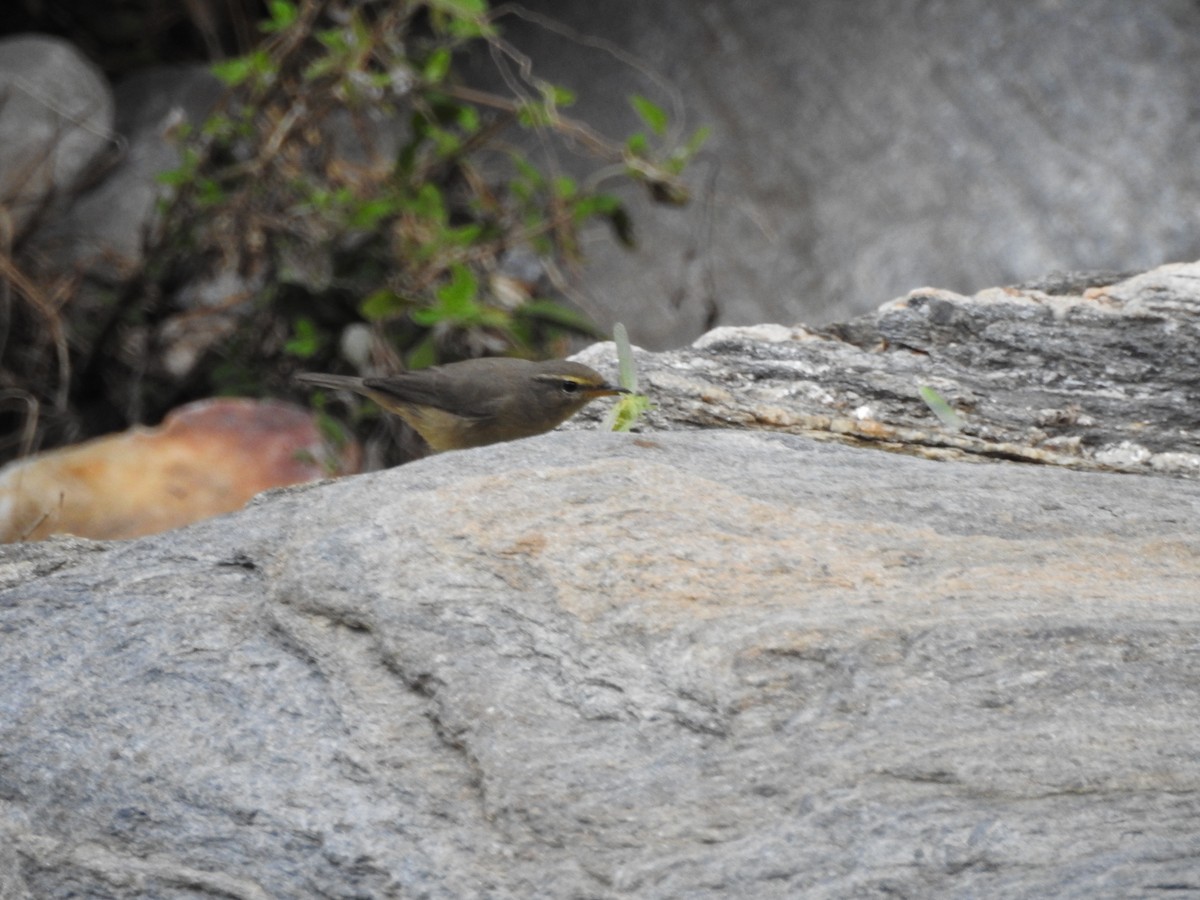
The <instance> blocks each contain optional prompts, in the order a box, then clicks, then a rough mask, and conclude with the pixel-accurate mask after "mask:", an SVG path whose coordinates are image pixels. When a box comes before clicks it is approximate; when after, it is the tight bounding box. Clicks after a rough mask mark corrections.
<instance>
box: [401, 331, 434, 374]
mask: <svg viewBox="0 0 1200 900" xmlns="http://www.w3.org/2000/svg"><path fill="white" fill-rule="evenodd" d="M437 361H438V352H437V343H436V342H435V341H434V339H433V335H426V336H425V337H424V338H423V339H422V340H421V342H420V343H419V344H417V346H415V347H413V348H412V349H411V350H409V351H408V356H407V358H406V359H405V363H406V364H407V365H408V368H410V369H428V368H429V367H430V366H432V365H433V364H434V363H436V362H437Z"/></svg>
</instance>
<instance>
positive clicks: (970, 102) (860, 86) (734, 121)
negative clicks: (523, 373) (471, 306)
mask: <svg viewBox="0 0 1200 900" xmlns="http://www.w3.org/2000/svg"><path fill="white" fill-rule="evenodd" d="M523 6H525V7H531V8H532V9H534V10H536V11H540V12H542V13H543V14H544V15H546V16H547V17H549V18H550V19H552V20H554V21H557V22H560V23H563V24H565V25H566V26H567V27H568V28H569V29H574V31H575V32H578V33H581V34H583V35H587V36H590V37H595V38H600V39H602V40H607V41H609V42H610V44H611V45H615V46H616V47H618V48H619V49H620V50H622V51H624V52H625V53H626V54H628V55H629V56H631V57H632V59H633V61H634V63H633V65H629V64H627V62H626V61H625V60H618V59H616V58H614V56H613V55H611V54H610V52H609V50H610V46H609V45H605V44H603V43H591V44H588V43H582V42H580V41H578V40H576V39H573V37H571V36H567V37H564V35H563V33H561V32H560V31H551V30H546V29H543V28H542V27H541V26H540V25H534V24H530V23H526V22H524V21H523V20H521V19H518V18H516V17H508V18H506V19H504V20H503V25H504V27H505V29H506V31H505V35H506V37H508V38H510V39H511V40H513V41H514V42H515V43H516V44H517V45H518V46H519V47H520V48H521V49H522V50H524V51H526V52H527V53H528V54H529V55H530V58H531V59H532V60H533V62H534V66H535V71H536V72H537V73H538V74H540V75H542V76H544V77H547V78H549V79H550V80H552V81H556V82H561V83H564V84H566V85H567V86H569V87H570V88H572V89H574V90H576V91H577V93H578V95H579V104H578V107H577V108H574V109H572V110H570V113H571V114H572V115H575V116H577V117H578V118H580V119H582V120H584V121H587V122H590V123H593V124H596V125H597V126H599V127H600V128H601V130H603V131H605V132H606V133H609V134H617V135H623V134H627V133H629V132H630V131H632V130H634V129H636V128H637V127H638V122H637V120H636V118H635V117H634V115H633V113H632V111H631V109H630V107H629V104H628V103H627V102H626V97H627V96H628V95H629V94H632V93H642V94H646V95H648V96H650V97H651V98H652V99H654V100H655V101H657V102H660V103H662V104H663V105H664V106H667V107H670V105H671V103H670V97H669V95H668V94H667V93H666V92H664V91H663V90H662V88H661V87H660V85H659V84H658V83H656V82H655V81H653V80H651V79H649V78H647V77H645V75H644V71H643V70H644V69H649V70H652V71H654V72H656V73H658V74H659V75H661V76H664V77H665V78H666V79H667V80H668V81H669V82H670V83H671V84H672V85H673V86H674V87H675V88H676V89H677V91H678V94H679V97H680V99H681V101H682V105H683V110H684V112H685V115H686V122H685V124H686V127H687V128H689V129H690V128H695V127H696V126H698V125H700V124H707V125H709V126H711V128H712V139H711V142H710V144H709V147H708V150H707V153H706V156H705V158H704V159H702V160H701V161H700V162H699V163H698V165H697V167H696V169H695V171H694V173H693V174H692V175H690V176H689V181H690V183H691V184H692V186H693V189H694V192H695V202H694V203H693V205H692V206H691V207H690V208H689V209H688V210H686V211H682V212H681V211H679V210H674V209H667V210H664V209H655V208H652V207H650V204H649V202H648V201H645V200H644V198H643V197H642V195H641V194H640V193H639V192H636V191H630V192H629V193H628V197H629V200H630V202H631V204H633V207H634V219H635V222H636V223H637V225H638V227H639V231H640V234H641V245H640V248H639V250H638V251H637V252H636V253H632V254H631V253H627V252H625V251H624V250H622V249H620V248H618V247H617V246H615V245H614V244H613V243H612V242H611V240H609V239H608V237H607V235H605V234H603V233H602V230H601V229H598V230H597V233H596V234H595V235H593V236H592V239H591V240H589V241H588V243H587V250H588V253H589V254H590V256H591V258H592V265H590V266H589V268H588V270H587V278H586V280H585V284H584V289H585V291H586V293H587V295H588V296H589V297H590V298H592V308H593V309H594V310H595V311H596V313H597V315H598V316H600V318H601V319H602V320H603V321H606V322H607V321H612V320H621V321H624V322H625V323H626V324H627V325H629V326H630V329H631V334H632V335H633V337H634V339H635V340H636V341H639V342H640V343H643V344H644V345H646V346H648V347H651V348H655V349H660V348H663V347H674V346H679V345H680V344H681V343H684V342H686V341H689V340H692V339H694V338H695V337H697V336H699V335H700V334H701V333H703V332H705V331H706V330H708V329H709V328H711V327H712V326H713V325H714V324H749V323H758V322H764V321H767V322H784V323H792V322H796V321H803V322H807V323H810V324H817V323H821V322H829V321H841V320H843V319H845V318H848V317H849V316H850V315H852V314H854V313H857V312H862V311H865V310H868V309H872V308H874V307H875V306H876V305H877V304H878V303H880V302H881V301H882V300H884V299H885V298H887V297H894V296H896V295H898V294H901V293H903V292H905V291H908V290H910V289H911V288H913V287H914V286H919V285H927V284H928V285H938V286H941V287H945V288H949V289H952V290H955V291H958V292H962V293H971V292H974V291H977V290H979V289H981V288H984V287H987V286H990V285H996V284H1006V283H1012V282H1015V281H1022V280H1026V279H1029V278H1034V277H1037V276H1040V275H1042V274H1043V273H1045V272H1048V271H1052V270H1054V269H1063V268H1065V269H1089V268H1090V269H1094V268H1105V269H1129V270H1131V269H1139V268H1146V267H1148V266H1152V265H1157V264H1159V263H1161V262H1163V261H1165V260H1170V259H1194V258H1196V257H1197V256H1200V239H1198V238H1197V234H1196V229H1195V228H1194V227H1192V221H1193V219H1194V210H1195V208H1196V206H1197V203H1198V202H1200V183H1198V181H1197V178H1196V173H1195V166H1194V165H1193V163H1192V157H1191V154H1190V151H1188V150H1187V149H1184V148H1191V147H1194V146H1196V145H1197V143H1198V142H1200V119H1198V118H1197V117H1196V116H1194V115H1193V113H1192V111H1191V110H1192V108H1193V98H1194V97H1195V96H1196V93H1197V88H1198V86H1200V8H1197V6H1196V4H1194V3H1191V2H1186V0H1145V2H1140V3H1128V2H1125V0H1095V2H1093V3H1090V4H1089V5H1088V6H1087V10H1086V13H1085V12H1083V11H1082V10H1081V9H1080V8H1078V7H1076V6H1074V5H1072V4H1065V3H1062V2H1060V0H1023V2H1019V3H1013V2H1011V0H958V2H954V3H946V2H941V0H860V2H855V3H847V2H843V0H805V2H802V3H801V2H786V0H710V2H704V3H696V2H694V0H660V2H656V3H645V2H641V0H610V2H606V3H595V2H591V0H533V2H530V3H525V4H523ZM570 34H571V32H568V35H570ZM639 66H640V67H641V68H640V69H639V68H638V67H639Z"/></svg>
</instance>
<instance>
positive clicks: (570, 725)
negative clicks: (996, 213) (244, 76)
mask: <svg viewBox="0 0 1200 900" xmlns="http://www.w3.org/2000/svg"><path fill="white" fill-rule="evenodd" d="M1155 279H1157V280H1155ZM1155 284H1159V285H1161V286H1160V287H1159V288H1153V287H1152V286H1153V285H1155ZM1192 284H1200V281H1197V280H1196V277H1195V269H1194V267H1188V266H1180V267H1172V268H1168V269H1166V270H1160V271H1159V272H1158V273H1149V274H1148V275H1145V276H1140V280H1139V279H1134V280H1130V281H1125V282H1121V283H1119V284H1113V285H1109V286H1108V287H1103V288H1098V289H1096V290H1099V291H1100V293H1098V294H1094V295H1089V296H1087V297H1085V296H1083V295H1082V294H1071V295H1065V296H1061V295H1060V296H1052V295H1049V294H1044V293H1038V292H1037V291H1026V292H1024V293H1022V292H1013V293H1000V294H995V295H992V294H988V295H983V296H981V297H979V298H975V299H974V300H969V299H967V298H962V297H957V296H956V295H949V294H943V293H938V292H917V293H915V294H913V295H911V296H910V297H908V298H906V299H905V300H902V301H898V302H896V303H893V304H890V305H889V306H887V307H884V308H883V309H881V310H880V312H879V313H878V314H876V315H875V316H873V317H869V318H866V319H863V320H859V321H858V322H855V323H853V324H852V325H850V326H846V327H845V328H844V329H840V330H839V331H840V332H841V333H840V335H839V334H833V333H830V334H829V335H826V336H819V335H816V334H815V333H812V332H805V331H802V330H788V329H773V328H763V329H758V330H746V331H743V332H740V333H731V332H726V333H724V334H717V335H712V336H710V337H709V338H708V339H707V340H706V341H705V342H704V344H703V345H702V346H701V347H697V348H693V349H690V350H688V351H681V352H680V353H679V354H667V355H664V356H663V357H662V358H654V357H648V356H647V357H644V358H643V372H644V381H645V385H644V386H649V388H650V390H651V391H652V392H653V394H654V398H655V400H656V401H657V402H658V403H659V404H660V407H659V409H658V410H657V412H656V413H655V416H656V418H654V419H651V420H650V421H649V423H648V428H647V430H646V431H645V432H644V433H641V434H635V435H613V434H603V433H597V432H595V431H577V432H576V433H567V434H563V433H558V434H552V435H546V436H543V437H540V438H536V439H532V440H528V441H520V442H515V443H510V444H503V445H496V446H492V447H486V448H481V449H479V450H472V451H464V452H459V453H447V454H442V455H440V456H437V457H433V458H430V459H426V460H422V461H419V462H416V463H413V464H410V465H406V466H403V467H400V468H398V469H394V470H391V471H387V472H382V473H376V474H372V475H367V476H360V477H355V478H348V479H343V480H341V481H337V482H332V483H326V484H321V485H315V486H306V487H303V488H296V489H288V490H285V491H281V492H276V493H272V494H267V495H264V496H263V497H262V498H260V499H259V500H257V501H255V503H254V504H252V505H251V506H250V507H249V508H248V509H246V510H244V511H242V512H239V513H237V514H234V515H232V516H228V517H226V518H223V519H217V520H212V521H210V522H207V523H201V524H199V525H196V526H193V527H190V528H188V529H185V530H182V531H178V532H174V533H170V534H165V535H160V536H157V537H153V538H148V539H144V540H140V541H137V542H132V543H127V544H92V543H87V542H81V541H54V542H48V543H43V544H26V545H19V546H15V547H9V548H4V549H3V550H0V585H2V587H0V684H2V685H3V686H4V690H3V691H0V895H2V896H4V897H5V898H8V897H15V898H39V900H40V898H66V897H80V896H87V897H106V898H121V900H125V898H151V897H153V898H167V900H176V898H179V900H182V898H198V897H238V898H274V897H312V896H324V897H338V898H351V897H356V898H357V897H400V896H404V897H408V896H413V897H437V898H462V897H496V898H529V897H555V898H557V897H579V898H583V897H588V898H615V897H635V896H636V897H662V898H667V897H671V898H674V897H712V898H717V897H797V896H804V897H830V898H833V897H848V896H868V897H869V896H902V897H903V896H909V897H918V896H920V897H930V896H946V897H951V896H953V897H963V896H978V897H985V896H986V897H996V896H1003V897H1048V896H1054V897H1080V898H1083V897H1087V898H1095V897H1129V896H1158V895H1164V896H1172V897H1178V896H1189V895H1190V894H1192V893H1200V751H1198V750H1197V748H1198V747H1200V690H1198V688H1197V685H1198V684H1200V654H1197V652H1196V648H1197V647H1200V602H1198V601H1200V533H1198V528H1197V526H1198V524H1200V484H1197V483H1196V482H1195V481H1193V480H1191V479H1190V478H1188V477H1187V475H1188V472H1189V470H1188V468H1187V467H1186V466H1180V467H1176V468H1171V467H1166V468H1164V467H1162V466H1158V467H1155V466H1154V465H1153V464H1152V463H1151V462H1136V461H1135V462H1133V463H1128V464H1127V463H1126V462H1120V463H1119V464H1120V466H1123V467H1126V468H1133V469H1139V467H1140V470H1142V471H1145V472H1146V473H1148V474H1145V475H1132V474H1121V473H1110V472H1101V471H1078V470H1076V469H1079V468H1085V469H1086V468H1091V469H1095V468H1099V467H1101V466H1103V465H1109V464H1110V463H1106V462H1105V461H1104V460H1103V459H1099V458H1098V451H1096V450H1095V449H1094V448H1095V447H1101V446H1108V445H1109V444H1114V445H1115V444H1118V443H1120V441H1121V440H1125V439H1126V438H1127V437H1128V433H1129V431H1130V429H1132V428H1134V424H1133V423H1138V422H1140V423H1144V424H1143V426H1142V427H1141V428H1139V429H1138V433H1139V434H1140V435H1141V437H1140V438H1139V440H1140V442H1141V443H1140V446H1144V447H1146V448H1147V452H1148V453H1150V454H1151V456H1150V459H1151V460H1152V459H1153V458H1154V457H1155V455H1156V454H1162V453H1168V452H1170V453H1178V454H1181V455H1183V456H1187V455H1188V454H1195V453H1196V451H1197V448H1196V445H1195V437H1194V432H1192V431H1189V428H1190V426H1189V425H1188V424H1187V421H1188V420H1187V418H1186V417H1187V416H1188V415H1193V416H1194V396H1193V395H1192V394H1189V393H1188V391H1189V390H1191V388H1189V386H1188V385H1187V384H1185V383H1180V385H1179V386H1178V387H1177V388H1171V387H1170V384H1172V383H1173V378H1174V376H1172V375H1171V374H1170V370H1171V368H1172V366H1175V365H1176V364H1177V362H1178V365H1180V366H1184V365H1186V359H1184V360H1178V361H1177V359H1176V357H1175V356H1173V355H1172V354H1175V353H1182V352H1184V351H1185V350H1186V347H1187V345H1188V344H1189V343H1190V344H1191V346H1195V342H1194V340H1193V338H1194V335H1192V337H1188V335H1189V334H1190V333H1191V332H1189V329H1193V330H1194V328H1195V324H1194V316H1195V311H1196V310H1197V308H1200V303H1198V302H1197V298H1196V296H1195V292H1194V291H1191V290H1190V288H1189V286H1190V285H1192ZM1064 289H1065V288H1064ZM1072 289H1075V290H1082V287H1080V286H1074V287H1073V288H1072ZM1095 317H1102V318H1103V321H1104V322H1106V323H1107V327H1105V328H1100V327H1098V326H1097V327H1095V328H1090V327H1089V323H1092V322H1094V321H1097V322H1098V321H1100V320H1099V319H1096V318H1095ZM1064 323H1067V324H1073V325H1074V326H1075V327H1074V328H1066V327H1065V325H1064ZM1060 326H1062V327H1060ZM755 335H757V337H756V336H755ZM1071 335H1075V337H1074V338H1072V337H1071ZM1173 342H1177V343H1173ZM1154 347H1158V348H1159V350H1158V351H1157V352H1158V353H1159V354H1161V355H1160V356H1157V357H1156V355H1155V353H1156V351H1154V350H1153V349H1152V348H1154ZM998 348H1005V350H1006V352H1008V353H1016V352H1018V351H1020V352H1022V353H1024V354H1025V355H1024V356H1021V357H1019V359H1020V360H1023V363H1024V365H1025V366H1026V368H1024V369H1016V368H1011V367H1010V364H1009V363H1005V362H1002V361H1001V359H1000V357H999V356H998V355H997V354H1000V352H1001V351H1000V349H998ZM1054 348H1058V350H1055V349H1054ZM1085 351H1086V352H1085ZM595 352H596V353H597V354H601V353H602V352H603V350H602V349H598V350H596V351H595ZM1156 360H1157V361H1156ZM607 365H608V367H609V368H610V369H611V359H609V360H607ZM1072 367H1074V369H1075V371H1076V372H1077V373H1078V374H1077V375H1076V376H1074V377H1073V378H1071V377H1067V376H1065V375H1061V374H1060V372H1069V371H1070V370H1071V369H1072ZM931 375H937V376H938V377H939V378H941V379H943V380H942V381H939V382H937V383H936V387H937V389H938V391H939V392H940V393H941V394H943V396H945V397H946V398H947V399H948V400H949V401H950V402H951V403H952V404H954V405H956V406H957V407H958V411H959V414H960V416H962V418H963V419H964V422H965V424H964V426H963V428H962V430H961V431H956V432H948V431H946V430H945V429H944V427H942V426H941V425H940V423H939V421H938V420H937V419H936V418H934V417H933V415H932V414H931V413H929V412H928V411H927V410H926V411H924V412H922V410H923V409H924V407H923V406H921V404H920V401H919V400H916V401H914V400H913V397H914V395H915V387H914V385H915V383H917V382H918V381H924V380H927V379H928V378H929V377H930V376H931ZM1138 384H1140V385H1142V387H1141V388H1138V387H1137V386H1136V385H1138ZM788 385H790V386H791V387H790V388H789V387H788ZM1176 389H1177V390H1178V391H1179V393H1178V394H1177V395H1176V394H1171V393H1170V391H1171V390H1176ZM822 391H823V392H824V393H821V392H822ZM968 392H970V395H971V396H972V397H973V398H974V399H973V401H972V402H971V403H969V404H968V403H966V402H965V401H964V398H965V397H967V394H968ZM1068 393H1069V394H1070V397H1071V398H1073V399H1071V400H1069V401H1068V400H1067V399H1064V398H1065V395H1066V394H1068ZM1022 398H1024V399H1022ZM1068 403H1074V404H1076V405H1077V406H1079V407H1080V408H1081V412H1080V413H1078V414H1076V416H1075V423H1074V425H1070V424H1069V423H1068V422H1066V421H1059V420H1058V419H1055V423H1056V424H1055V427H1056V428H1059V429H1061V431H1060V432H1057V433H1056V435H1054V436H1056V437H1058V438H1060V439H1063V440H1065V441H1066V442H1065V443H1064V442H1063V440H1060V441H1059V442H1058V443H1057V444H1055V445H1054V448H1053V449H1052V450H1050V451H1046V452H1045V453H1044V455H1043V456H1040V457H1039V456H1038V452H1040V451H1041V450H1044V447H1042V446H1041V445H1044V444H1045V442H1046V440H1048V439H1049V438H1046V439H1042V438H1038V437H1037V436H1036V435H1035V434H1033V432H1032V431H1031V430H1030V429H1032V428H1034V426H1033V425H1031V424H1029V422H1031V421H1033V420H1035V419H1037V417H1038V415H1039V414H1038V413H1037V412H1036V411H1037V410H1041V409H1057V408H1060V407H1062V408H1065V405H1067V404H1068ZM1022 404H1024V406H1027V407H1028V412H1027V413H1026V414H1024V415H1025V417H1022V415H1019V414H1018V412H1014V411H1019V410H1021V409H1023V408H1024V406H1022ZM1105 404H1107V405H1105ZM864 407H865V408H867V409H868V410H870V412H869V414H868V413H866V412H859V413H858V414H855V411H856V410H862V409H863V408H864ZM1170 409H1173V410H1175V415H1176V416H1177V418H1176V419H1174V420H1173V421H1168V419H1169V415H1168V411H1169V410H1170ZM739 410H740V411H739ZM1084 414H1086V415H1088V416H1090V417H1092V418H1093V419H1094V421H1093V422H1092V423H1090V424H1089V423H1088V422H1086V421H1085V420H1084V419H1082V418H1081V416H1083V415H1084ZM822 416H823V417H824V418H823V419H822V418H821V417H822ZM906 416H907V418H905V417H906ZM1047 418H1053V417H1046V416H1042V419H1047ZM839 422H844V423H846V424H845V427H841V426H840V425H837V424H836V423H839ZM721 423H726V424H727V425H737V426H739V430H734V429H732V428H720V427H718V426H720V425H721ZM822 423H825V424H824V425H823V424H822ZM659 425H662V426H673V427H675V428H679V427H682V426H684V425H689V426H691V427H697V426H700V425H704V426H708V430H704V431H694V432H690V433H680V432H679V431H678V430H675V431H666V430H664V431H656V430H654V429H655V428H656V426H659ZM1037 427H1039V428H1041V429H1042V430H1043V431H1044V430H1046V428H1047V427H1048V426H1047V425H1046V424H1044V423H1043V424H1042V425H1040V426H1037ZM749 428H760V429H761V428H769V429H774V430H776V431H780V432H788V431H794V432H800V433H776V434H768V433H749V432H748V430H747V429H749ZM1070 428H1075V429H1077V430H1078V433H1079V436H1080V441H1079V442H1078V445H1077V447H1076V448H1075V449H1074V450H1073V449H1071V448H1072V446H1074V445H1072V444H1071V443H1070V441H1069V438H1070V437H1071V436H1072V435H1071V434H1069V433H1068V431H1069V430H1070ZM855 429H857V431H856V430H855ZM988 429H994V431H989V430H988ZM880 435H884V436H885V437H881V436H880ZM921 436H924V437H921ZM813 437H818V438H834V439H836V440H832V441H831V440H814V439H813ZM910 439H911V440H910ZM839 441H846V442H848V443H849V444H854V445H856V446H847V445H845V444H842V443H839ZM955 442H958V443H955ZM881 444H882V445H885V446H889V447H892V448H893V449H905V450H909V451H911V452H910V453H887V452H880V451H879V450H878V449H871V447H872V446H875V447H878V446H879V445H881ZM986 446H992V447H998V446H1004V447H1006V448H1008V449H1006V450H1005V451H1004V452H986V451H985V450H983V449H979V448H984V447H986ZM1064 448H1065V449H1064ZM1023 454H1024V455H1023ZM921 455H937V456H939V457H946V456H958V457H960V459H945V458H941V459H928V458H921ZM1008 459H1029V460H1031V461H1035V462H1038V463H1040V464H1032V465H1029V464H1026V465H1017V464H1014V463H1012V462H1008V461H1005V460H1008ZM964 460H987V462H986V463H985V464H970V463H968V462H965V461H964ZM1058 462H1066V463H1068V466H1059V465H1055V464H1054V463H1058ZM1112 464H1116V463H1112ZM1156 473H1158V474H1156ZM1162 473H1166V474H1170V475H1174V476H1177V477H1163V474H1162Z"/></svg>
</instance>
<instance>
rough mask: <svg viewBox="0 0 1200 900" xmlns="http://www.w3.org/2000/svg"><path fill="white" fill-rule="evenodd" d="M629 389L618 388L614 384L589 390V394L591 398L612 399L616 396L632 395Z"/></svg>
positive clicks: (602, 385)
mask: <svg viewBox="0 0 1200 900" xmlns="http://www.w3.org/2000/svg"><path fill="white" fill-rule="evenodd" d="M631 393H633V392H632V391H630V390H629V388H623V387H617V386H616V385H613V384H601V385H598V386H596V387H592V388H588V389H587V394H588V396H589V397H611V396H613V395H614V394H631Z"/></svg>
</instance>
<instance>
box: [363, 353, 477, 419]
mask: <svg viewBox="0 0 1200 900" xmlns="http://www.w3.org/2000/svg"><path fill="white" fill-rule="evenodd" d="M459 365H462V364H461V363H460V364H459ZM363 386H364V387H366V388H368V389H370V390H372V391H376V392H378V393H379V394H382V395H383V396H385V397H387V398H389V399H393V400H396V401H399V402H401V403H410V404H412V405H414V406H428V407H433V408H434V409H444V410H446V411H447V412H453V413H455V414H456V415H459V416H462V417H463V418H467V419H481V420H482V419H489V418H491V417H493V416H495V415H496V413H497V412H498V411H499V408H500V402H501V398H500V397H498V396H497V394H496V388H495V384H494V383H493V381H492V380H491V379H488V378H480V379H475V378H471V379H464V378H462V377H453V378H451V377H450V376H448V375H447V374H446V373H445V372H443V371H439V370H438V369H436V368H434V369H422V370H420V371H417V372H401V373H400V374H397V375H388V376H386V377H381V378H366V379H364V380H363Z"/></svg>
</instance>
